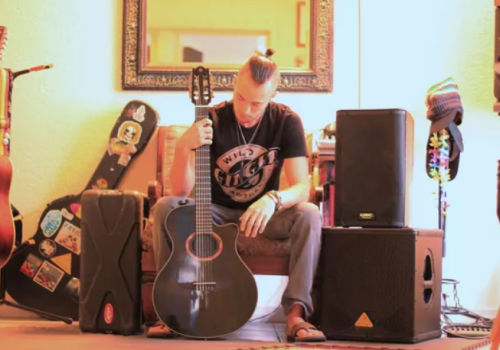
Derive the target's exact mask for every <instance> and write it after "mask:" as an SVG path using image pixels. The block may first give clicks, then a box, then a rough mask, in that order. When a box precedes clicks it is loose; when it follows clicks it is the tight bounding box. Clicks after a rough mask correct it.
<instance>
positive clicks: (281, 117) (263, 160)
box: [210, 101, 307, 210]
mask: <svg viewBox="0 0 500 350" xmlns="http://www.w3.org/2000/svg"><path fill="white" fill-rule="evenodd" d="M210 109H211V110H212V111H211V112H215V113H210V119H212V121H213V129H214V142H213V144H212V145H211V146H210V153H211V172H212V174H211V175H212V176H211V178H212V180H211V185H212V202H213V203H215V204H219V205H223V206H226V207H230V208H235V209H243V210H244V209H246V208H248V207H249V206H250V205H251V204H252V203H253V202H255V201H256V200H257V199H259V198H260V197H261V196H262V195H264V194H265V193H266V192H268V191H271V190H278V189H279V181H280V174H281V170H282V168H283V162H284V159H285V158H292V157H307V147H306V142H305V135H304V127H303V125H302V121H301V119H300V117H299V116H298V115H297V114H296V113H295V112H293V111H292V110H291V109H290V108H289V107H287V106H285V105H283V104H280V103H276V102H270V104H269V105H268V106H267V108H266V111H265V112H264V116H263V117H262V121H261V123H260V126H258V124H256V125H254V126H253V127H251V128H245V127H243V126H241V125H240V126H241V131H240V129H239V126H238V123H237V121H236V117H235V115H234V110H233V102H232V101H229V102H222V103H220V104H218V105H216V106H213V107H211V108H210ZM214 114H215V116H214ZM256 129H257V131H256V134H255V136H254V138H253V141H252V142H251V143H250V140H251V139H252V136H253V135H254V132H255V130H256ZM241 133H243V135H244V136H245V137H244V139H243V137H242V135H241ZM245 140H246V142H248V143H249V144H248V145H246V144H245Z"/></svg>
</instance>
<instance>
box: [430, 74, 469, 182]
mask: <svg viewBox="0 0 500 350" xmlns="http://www.w3.org/2000/svg"><path fill="white" fill-rule="evenodd" d="M425 104H426V106H427V119H429V120H430V121H431V126H430V131H429V139H428V142H427V157H426V169H427V175H428V176H429V177H430V178H432V179H436V176H437V175H436V174H437V172H438V167H439V165H440V164H441V165H443V163H442V162H443V158H446V159H448V164H447V166H448V167H449V178H448V179H447V180H448V181H451V180H453V179H454V178H455V177H456V175H457V172H458V164H459V161H460V153H461V152H463V150H464V144H463V139H462V134H461V132H460V130H459V129H458V125H460V124H462V119H463V113H464V110H463V107H462V102H461V99H460V94H459V93H458V86H457V84H456V83H455V82H454V80H453V79H452V78H446V79H445V80H443V81H441V82H439V83H437V84H435V85H433V86H431V87H430V88H429V90H428V91H427V96H426V99H425ZM447 135H448V136H447ZM444 142H447V143H448V147H449V148H446V147H445V146H446V145H443V143H444ZM437 149H441V150H442V152H444V153H445V154H438V153H437V152H438V151H437ZM443 156H445V157H443ZM448 157H449V158H448ZM438 158H439V159H438Z"/></svg>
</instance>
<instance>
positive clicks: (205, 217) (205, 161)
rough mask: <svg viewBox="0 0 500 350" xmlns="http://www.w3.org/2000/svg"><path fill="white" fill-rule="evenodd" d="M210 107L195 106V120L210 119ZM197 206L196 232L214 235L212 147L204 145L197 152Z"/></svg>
mask: <svg viewBox="0 0 500 350" xmlns="http://www.w3.org/2000/svg"><path fill="white" fill-rule="evenodd" d="M208 108H209V107H208V106H202V105H198V104H197V105H195V112H196V113H195V116H196V118H195V120H196V121H199V120H202V119H205V118H207V117H208V113H209V110H208ZM195 153H196V156H195V203H196V204H195V206H196V232H197V233H199V234H211V233H212V204H211V203H212V192H211V183H210V181H211V177H210V146H209V145H203V146H201V147H198V148H197V149H196V151H195Z"/></svg>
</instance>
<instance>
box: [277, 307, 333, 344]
mask: <svg viewBox="0 0 500 350" xmlns="http://www.w3.org/2000/svg"><path fill="white" fill-rule="evenodd" d="M302 314H303V308H302V306H301V305H294V306H293V307H292V310H291V311H290V313H289V314H288V316H287V319H286V328H285V333H286V335H287V339H288V341H291V342H320V341H325V340H326V337H325V335H324V334H323V332H321V331H319V330H318V329H317V328H316V327H314V326H313V325H312V324H310V323H308V322H306V321H305V320H304V319H303V318H302Z"/></svg>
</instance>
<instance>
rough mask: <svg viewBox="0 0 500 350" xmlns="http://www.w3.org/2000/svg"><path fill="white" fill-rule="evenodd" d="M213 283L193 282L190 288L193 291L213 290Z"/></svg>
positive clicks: (214, 284)
mask: <svg viewBox="0 0 500 350" xmlns="http://www.w3.org/2000/svg"><path fill="white" fill-rule="evenodd" d="M215 286H216V283H215V282H193V285H192V288H193V289H195V290H214V289H215Z"/></svg>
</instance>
